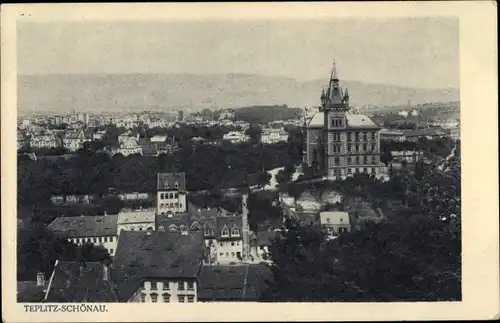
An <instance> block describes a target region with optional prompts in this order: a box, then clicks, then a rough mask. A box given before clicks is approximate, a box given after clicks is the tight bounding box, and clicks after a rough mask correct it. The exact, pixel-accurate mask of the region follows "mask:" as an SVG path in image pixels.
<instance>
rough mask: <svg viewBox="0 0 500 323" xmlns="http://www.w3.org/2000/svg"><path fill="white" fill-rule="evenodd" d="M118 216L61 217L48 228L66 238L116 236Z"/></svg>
mask: <svg viewBox="0 0 500 323" xmlns="http://www.w3.org/2000/svg"><path fill="white" fill-rule="evenodd" d="M117 222H118V214H110V215H98V216H76V217H59V218H56V219H54V221H52V222H51V223H50V224H49V225H48V226H47V228H48V229H50V230H51V231H53V232H54V233H56V234H60V235H63V236H65V237H73V238H78V237H103V236H116V234H117Z"/></svg>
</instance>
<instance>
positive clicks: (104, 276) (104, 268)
mask: <svg viewBox="0 0 500 323" xmlns="http://www.w3.org/2000/svg"><path fill="white" fill-rule="evenodd" d="M108 277H109V268H108V265H106V264H103V265H102V280H105V281H108Z"/></svg>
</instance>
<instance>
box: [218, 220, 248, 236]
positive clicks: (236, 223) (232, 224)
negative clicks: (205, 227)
mask: <svg viewBox="0 0 500 323" xmlns="http://www.w3.org/2000/svg"><path fill="white" fill-rule="evenodd" d="M224 227H225V228H227V229H228V230H229V234H231V229H233V228H235V229H238V230H239V231H240V234H239V235H238V236H236V238H237V239H241V236H242V227H243V223H242V218H241V216H221V217H218V218H217V228H214V230H215V236H216V237H217V238H218V239H219V238H223V237H221V231H222V229H224ZM225 238H234V237H232V236H231V237H225Z"/></svg>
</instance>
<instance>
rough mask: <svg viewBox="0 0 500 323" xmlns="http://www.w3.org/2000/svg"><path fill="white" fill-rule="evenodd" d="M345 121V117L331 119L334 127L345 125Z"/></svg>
mask: <svg viewBox="0 0 500 323" xmlns="http://www.w3.org/2000/svg"><path fill="white" fill-rule="evenodd" d="M343 121H344V120H343V119H336V118H334V119H332V121H331V122H332V123H331V124H332V127H343V125H344V122H343Z"/></svg>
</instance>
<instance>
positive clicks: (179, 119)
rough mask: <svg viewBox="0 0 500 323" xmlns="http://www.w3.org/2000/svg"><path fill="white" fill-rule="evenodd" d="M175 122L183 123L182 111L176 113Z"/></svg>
mask: <svg viewBox="0 0 500 323" xmlns="http://www.w3.org/2000/svg"><path fill="white" fill-rule="evenodd" d="M177 121H179V122H180V121H184V111H182V110H179V111H177Z"/></svg>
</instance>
